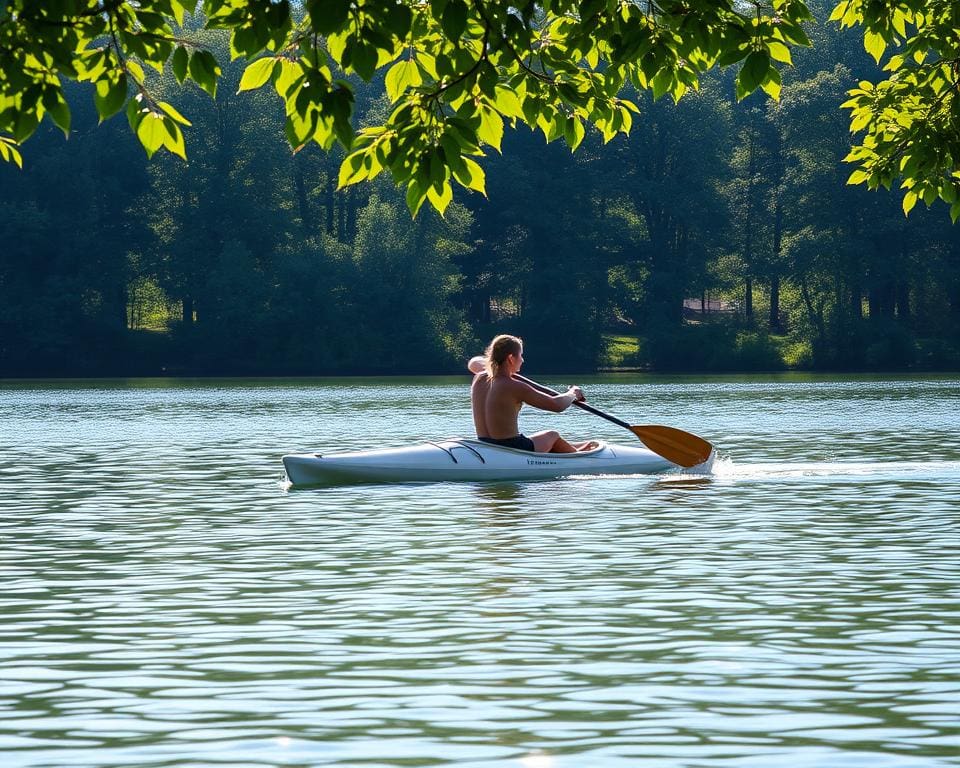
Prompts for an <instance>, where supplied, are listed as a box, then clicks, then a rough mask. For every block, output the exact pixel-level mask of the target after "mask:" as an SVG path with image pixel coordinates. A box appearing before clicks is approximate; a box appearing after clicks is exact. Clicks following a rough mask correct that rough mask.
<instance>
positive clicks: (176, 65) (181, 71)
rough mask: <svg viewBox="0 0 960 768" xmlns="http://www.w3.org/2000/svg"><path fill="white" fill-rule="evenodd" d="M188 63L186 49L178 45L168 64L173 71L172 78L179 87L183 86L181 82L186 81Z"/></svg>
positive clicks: (188, 57)
mask: <svg viewBox="0 0 960 768" xmlns="http://www.w3.org/2000/svg"><path fill="white" fill-rule="evenodd" d="M189 62H190V55H189V54H188V53H187V49H186V48H184V47H183V46H182V45H178V46H177V49H176V50H175V51H174V52H173V59H172V61H171V62H170V64H171V67H172V69H173V76H174V77H175V78H176V79H177V82H178V83H180V85H183V81H184V80H186V79H187V66H188V65H189Z"/></svg>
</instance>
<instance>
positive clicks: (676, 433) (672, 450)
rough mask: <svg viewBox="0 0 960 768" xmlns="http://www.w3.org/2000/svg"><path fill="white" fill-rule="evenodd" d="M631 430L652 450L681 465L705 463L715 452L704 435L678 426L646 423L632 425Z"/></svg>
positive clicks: (690, 465)
mask: <svg viewBox="0 0 960 768" xmlns="http://www.w3.org/2000/svg"><path fill="white" fill-rule="evenodd" d="M630 431H631V432H633V434H635V435H636V436H637V437H639V438H640V439H641V440H642V441H643V444H644V445H646V446H647V448H649V449H650V450H651V451H653V452H654V453H659V454H660V455H661V456H663V458H665V459H666V460H667V461H672V462H673V463H674V464H678V465H679V466H681V467H695V466H697V464H703V462H705V461H706V460H707V459H709V458H710V454H711V453H712V452H713V446H712V445H710V443H708V442H707V441H706V440H704V439H703V438H702V437H697V436H696V435H694V434H692V433H690V432H684V431H683V430H682V429H677V428H676V427H664V426H661V425H660V424H646V425H644V426H640V427H634V426H631V427H630Z"/></svg>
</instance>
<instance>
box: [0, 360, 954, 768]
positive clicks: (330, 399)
mask: <svg viewBox="0 0 960 768" xmlns="http://www.w3.org/2000/svg"><path fill="white" fill-rule="evenodd" d="M531 375H532V373H531ZM545 383H548V384H552V385H556V386H559V385H561V384H563V383H564V382H563V381H560V380H555V381H550V380H547V381H545ZM568 383H569V382H568ZM578 383H583V384H584V386H585V388H586V391H587V395H588V397H589V398H590V400H591V401H592V402H593V403H594V404H595V405H597V406H599V407H601V408H603V409H604V410H607V411H608V412H610V413H612V414H615V415H618V416H620V417H621V418H623V419H625V420H627V421H630V422H632V423H640V424H644V423H664V424H670V425H673V426H677V427H681V428H684V429H688V430H691V431H694V432H696V433H698V434H701V435H703V436H704V437H706V438H707V439H709V440H711V441H712V442H714V443H715V444H716V445H717V447H718V448H719V451H720V459H719V460H718V461H717V463H716V467H715V474H714V475H713V476H712V477H709V478H693V479H692V478H687V477H684V476H681V475H664V476H652V477H651V476H636V477H618V478H578V479H564V480H556V481H546V482H538V483H529V484H500V485H495V484H493V485H485V484H471V483H465V484H435V485H392V486H366V487H339V488H328V489H304V490H291V489H289V488H288V487H286V485H285V483H284V482H283V471H282V466H281V464H280V457H281V455H282V454H283V453H286V452H291V451H298V450H312V449H320V450H324V451H325V452H328V451H331V450H333V449H337V448H343V449H355V448H366V447H373V446H376V445H380V444H386V445H402V444H405V443H411V442H416V441H420V440H424V439H438V438H443V437H449V436H453V435H458V434H468V433H469V429H470V421H469V419H470V416H469V408H468V403H467V398H468V381H467V378H466V377H463V378H460V379H452V378H450V379H436V378H435V379H422V380H413V379H397V380H372V379H365V380H364V379H357V380H344V379H341V380H295V381H279V380H275V381H252V380H230V381H226V380H216V381H96V382H84V383H80V382H44V383H16V382H6V383H2V382H0V765H2V766H3V767H4V768H26V767H28V766H29V767H30V768H40V767H41V766H45V767H46V766H57V767H59V766H216V765H222V766H231V767H233V766H307V765H309V766H338V767H340V768H345V767H347V766H350V767H351V768H353V767H359V766H363V767H364V768H372V767H374V766H445V765H449V766H458V768H468V767H469V768H501V767H503V768H506V767H508V766H513V767H516V768H593V767H594V766H601V767H605V766H611V767H614V768H620V767H621V766H622V767H624V768H625V767H627V766H629V767H630V768H634V767H636V766H640V767H641V768H645V767H647V766H649V767H650V768H654V767H655V768H662V767H664V766H666V767H668V768H670V767H673V766H690V767H694V766H696V767H701V768H728V767H734V766H735V767H736V768H766V767H767V766H787V767H789V768H807V767H808V766H822V767H823V768H851V767H853V766H870V767H871V768H893V767H894V766H896V767H897V768H900V767H902V768H908V767H909V768H919V767H921V766H923V767H924V768H932V767H933V766H957V765H960V377H956V376H954V377H933V378H923V379H921V378H883V377H880V378H871V377H861V378H831V377H804V376H782V377H777V378H771V377H768V378H756V377H755V378H748V377H747V378H696V379H695V378H687V379H662V378H644V377H626V376H625V377H612V376H610V377H605V378H595V379H588V380H586V381H582V382H578ZM521 425H522V427H523V428H524V429H525V430H526V431H533V430H535V429H538V428H547V427H554V426H555V427H557V428H559V429H560V430H561V432H562V433H563V434H565V435H567V436H570V437H575V438H587V437H602V438H605V439H609V440H614V441H618V442H623V443H632V442H633V441H634V440H635V438H633V436H632V435H631V434H630V433H628V432H626V431H625V430H621V429H619V428H618V427H616V426H614V425H612V424H609V423H608V422H605V421H602V420H600V419H597V418H596V417H594V416H590V415H587V414H585V413H581V412H574V411H573V410H571V412H569V413H565V414H561V415H552V414H537V413H527V412H525V413H524V415H523V416H522V420H521Z"/></svg>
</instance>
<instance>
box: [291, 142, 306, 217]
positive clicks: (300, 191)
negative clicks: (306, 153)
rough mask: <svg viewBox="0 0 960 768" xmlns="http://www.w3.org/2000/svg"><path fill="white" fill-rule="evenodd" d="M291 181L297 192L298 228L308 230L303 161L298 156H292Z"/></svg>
mask: <svg viewBox="0 0 960 768" xmlns="http://www.w3.org/2000/svg"><path fill="white" fill-rule="evenodd" d="M293 181H294V186H295V187H296V191H297V207H298V208H299V210H300V226H301V227H302V228H303V230H304V231H306V230H307V229H308V228H310V207H309V205H308V203H307V185H306V183H304V180H303V161H302V160H301V159H300V155H294V156H293Z"/></svg>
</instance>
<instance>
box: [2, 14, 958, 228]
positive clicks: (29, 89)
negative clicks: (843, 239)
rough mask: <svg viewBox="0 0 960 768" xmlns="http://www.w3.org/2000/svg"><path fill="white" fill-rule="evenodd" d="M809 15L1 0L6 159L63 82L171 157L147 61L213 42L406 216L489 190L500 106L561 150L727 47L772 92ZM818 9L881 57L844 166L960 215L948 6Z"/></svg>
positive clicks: (686, 80) (205, 77)
mask: <svg viewBox="0 0 960 768" xmlns="http://www.w3.org/2000/svg"><path fill="white" fill-rule="evenodd" d="M198 9H200V10H201V11H202V18H203V20H204V23H205V26H206V28H207V29H222V30H228V31H229V35H230V39H229V49H228V50H229V56H228V55H227V51H220V52H214V51H212V50H211V47H210V46H209V45H208V44H207V42H206V41H205V40H204V39H203V37H202V36H201V35H200V34H199V31H198V30H190V29H183V28H182V27H183V24H184V20H185V15H186V14H191V13H195V12H197V11H198ZM811 18H812V17H811V15H810V12H809V10H808V8H807V4H805V3H804V2H803V1H802V0H770V2H759V1H758V2H743V3H738V2H730V0H659V2H654V0H636V1H625V0H537V1H535V0H472V1H471V2H468V1H467V0H428V1H427V0H353V1H351V0H305V2H302V3H292V2H290V1H289V0H203V2H202V3H199V4H198V2H197V0H137V2H124V1H123V0H50V1H49V2H44V3H36V2H31V1H30V0H3V2H0V156H2V157H3V158H6V159H7V160H10V161H13V162H16V163H21V162H22V158H21V154H20V151H19V149H18V147H19V145H20V143H21V142H23V141H24V140H25V139H27V138H28V137H29V136H31V135H32V134H33V133H34V131H35V130H36V129H37V126H38V125H39V123H40V121H41V120H42V119H43V117H44V116H45V115H49V116H50V118H51V120H52V121H53V122H54V123H55V124H56V125H57V126H59V127H60V128H61V129H62V130H63V131H64V133H67V134H69V132H70V130H71V125H72V116H71V114H72V113H71V109H70V104H69V101H68V99H67V97H66V96H65V93H64V80H65V79H66V80H76V81H80V82H85V83H91V84H93V86H94V102H95V104H96V108H97V111H98V113H99V115H100V117H101V118H102V119H105V118H108V117H110V116H112V115H114V114H116V113H117V112H119V111H121V110H123V109H124V108H126V115H127V119H128V121H129V123H130V127H131V129H132V130H133V131H134V132H135V133H136V135H137V137H138V139H139V140H140V142H141V143H142V144H143V146H144V148H145V149H146V151H147V154H148V155H153V153H154V152H156V151H158V150H160V149H166V150H168V151H170V152H171V153H174V154H177V155H180V156H181V157H185V155H186V147H185V140H184V135H183V127H186V126H190V125H191V123H190V120H189V119H188V118H187V117H184V115H183V113H182V112H181V110H180V109H178V108H177V107H175V106H174V105H173V101H174V100H176V99H175V97H174V96H169V95H168V94H167V93H166V92H165V91H166V90H167V89H164V92H161V90H160V88H159V87H158V86H157V77H148V76H147V74H146V72H145V69H144V67H145V66H146V67H148V68H151V67H152V68H153V69H155V70H156V71H157V73H159V74H164V73H168V74H169V73H172V75H173V76H174V77H175V78H176V80H177V81H178V82H179V83H181V84H182V83H184V82H185V81H187V80H190V81H192V82H193V83H195V84H196V85H198V86H199V87H200V88H202V89H203V90H205V91H207V92H208V93H209V94H211V95H216V93H217V89H218V84H219V83H220V79H221V72H222V68H223V67H224V66H225V61H226V59H227V58H230V59H231V60H232V59H244V60H248V61H251V60H252V61H251V63H250V64H249V65H248V66H246V68H245V71H244V73H243V76H242V77H241V78H240V81H239V90H240V91H246V90H254V89H259V88H263V87H265V86H267V84H268V83H269V84H270V85H271V86H272V88H273V90H275V91H276V94H277V95H278V96H279V97H280V98H281V100H282V102H283V111H284V115H285V126H284V127H285V132H286V137H287V140H288V142H289V143H290V145H291V146H292V147H293V148H294V149H295V150H300V149H302V148H303V147H304V146H306V145H307V144H308V143H311V142H315V143H316V144H318V145H320V146H321V147H323V148H324V149H329V148H331V147H332V146H333V145H334V144H335V143H336V144H338V145H339V146H341V147H343V148H344V149H346V150H348V151H349V154H348V155H347V156H346V157H345V159H344V160H343V165H342V166H341V169H340V173H339V177H338V181H339V184H340V186H344V185H349V184H355V183H357V182H360V181H364V180H367V179H373V178H374V177H376V176H377V175H378V174H379V173H380V172H381V171H383V170H385V169H386V170H389V172H390V174H391V176H392V177H393V180H394V182H395V183H396V184H398V185H400V186H402V187H403V189H404V190H405V194H406V202H407V205H408V207H409V209H410V210H411V211H412V212H413V213H416V212H417V211H418V210H419V208H420V206H421V205H422V204H423V203H424V201H426V200H429V202H430V203H431V205H432V206H433V207H434V208H436V209H437V210H439V211H440V212H443V211H445V210H446V207H447V206H448V205H449V203H450V201H451V200H452V199H453V187H452V184H453V182H454V181H455V182H457V183H458V184H459V185H461V186H462V187H464V188H466V189H469V190H478V191H481V192H482V191H484V189H485V172H484V170H483V168H482V166H481V164H479V163H478V162H477V159H476V158H484V157H485V154H486V153H485V148H486V149H489V148H492V149H495V150H497V151H500V149H501V144H502V141H503V133H504V124H505V123H509V124H511V125H515V124H516V123H517V122H521V123H526V124H527V125H529V126H530V127H531V128H537V129H539V130H541V131H542V132H543V134H544V135H545V136H546V138H547V140H548V141H552V140H554V139H559V138H563V139H565V140H566V142H567V143H568V144H569V145H570V146H571V147H572V148H576V147H577V146H578V145H580V144H581V142H582V141H583V140H584V138H585V136H586V133H587V129H588V128H589V127H591V126H592V127H593V128H596V129H599V131H600V133H601V134H602V135H603V137H604V140H605V141H610V140H611V139H613V137H615V136H616V135H617V134H618V133H621V132H623V133H628V132H629V131H630V127H631V125H632V124H633V123H634V122H635V120H634V115H635V114H636V113H637V111H638V109H637V103H636V100H635V99H633V98H632V97H628V96H629V94H627V93H626V91H625V89H628V88H636V89H639V90H640V91H641V92H650V93H652V94H653V96H654V98H658V97H659V96H662V95H664V94H667V93H669V94H671V95H672V96H673V97H674V99H679V98H680V97H681V96H683V94H684V93H686V92H687V91H688V90H690V89H694V90H697V89H699V87H700V83H701V80H702V78H703V76H704V74H705V73H707V72H709V71H711V70H712V69H714V68H715V67H718V66H719V67H725V66H729V65H732V64H740V65H741V66H740V67H739V71H738V74H737V76H736V94H737V98H738V99H743V98H745V97H747V96H748V95H749V94H751V93H753V92H754V91H755V90H757V89H758V88H759V89H762V90H763V91H765V92H766V93H767V94H769V95H770V96H772V97H773V98H777V97H778V96H779V94H780V91H781V83H782V75H781V69H782V68H783V67H784V66H785V65H789V64H791V62H792V58H793V54H792V53H791V50H792V49H793V48H795V47H796V46H806V45H808V44H809V40H808V37H807V32H806V31H805V30H804V28H803V23H804V22H806V21H809V20H810V19H811ZM831 19H832V20H834V21H837V22H839V23H840V24H842V25H843V26H846V27H850V26H859V27H862V29H863V35H864V36H863V42H864V45H865V47H866V49H867V50H868V51H869V52H870V53H872V54H873V55H874V57H875V58H876V60H877V62H880V60H881V59H882V58H883V57H884V56H885V55H887V58H886V66H885V71H886V72H887V73H888V74H887V75H886V76H885V77H884V78H879V82H878V83H874V82H873V81H872V80H864V81H862V82H861V83H860V84H859V86H858V87H857V88H855V89H852V90H851V93H850V95H851V96H852V98H851V99H850V100H848V101H847V103H846V106H848V107H849V108H850V109H851V115H852V129H853V130H854V131H864V132H865V136H864V139H863V142H862V144H860V145H859V146H857V147H855V148H854V150H853V152H851V153H850V155H849V157H848V159H849V160H851V161H853V162H857V163H858V164H859V166H860V167H859V169H858V170H857V171H855V172H854V174H853V175H852V176H851V177H850V182H851V183H858V182H860V183H863V182H865V183H866V184H868V185H869V187H870V188H872V189H874V188H877V187H878V186H880V185H883V186H886V187H887V188H889V187H890V185H891V184H892V183H893V182H894V180H895V179H897V178H902V179H903V187H904V188H905V189H906V192H905V196H904V199H903V208H904V210H905V211H907V212H909V210H910V209H911V208H912V207H913V205H914V204H915V203H916V201H917V200H918V199H922V200H923V201H924V202H925V203H927V204H928V205H930V204H931V203H932V202H934V201H935V200H937V199H938V198H939V199H943V200H944V201H946V202H947V203H949V204H951V206H952V207H951V214H952V216H953V218H954V219H956V218H957V217H958V216H960V170H958V162H960V160H958V158H960V95H958V81H960V32H958V27H960V24H958V21H960V10H958V6H957V3H956V2H954V1H953V0H923V1H922V2H921V1H920V0H899V1H898V2H896V3H883V2H874V0H843V1H842V2H840V3H839V4H838V5H837V6H836V8H835V9H834V12H833V15H832V17H831ZM890 50H897V51H898V52H897V53H895V54H893V55H889V51H890ZM215 53H217V55H215ZM349 75H355V76H358V77H359V78H361V79H362V80H363V81H366V82H369V81H371V80H372V79H373V78H374V77H377V76H380V75H382V76H383V77H384V82H385V86H386V91H387V94H388V96H389V99H390V102H391V108H390V110H389V111H387V110H384V111H383V113H382V114H380V115H378V116H377V119H376V120H371V121H369V122H368V124H366V125H365V126H363V127H362V128H361V129H360V131H359V133H357V132H356V131H355V129H354V125H353V123H352V121H351V118H352V115H353V113H354V108H355V99H356V90H355V89H356V86H355V84H351V82H349V81H348V80H346V79H344V76H349ZM231 87H233V84H232V83H231ZM180 106H181V107H182V106H183V104H182V102H181V103H180ZM184 111H185V112H186V113H187V114H188V115H190V116H191V117H192V116H193V115H194V114H195V113H193V112H191V111H190V110H184Z"/></svg>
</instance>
